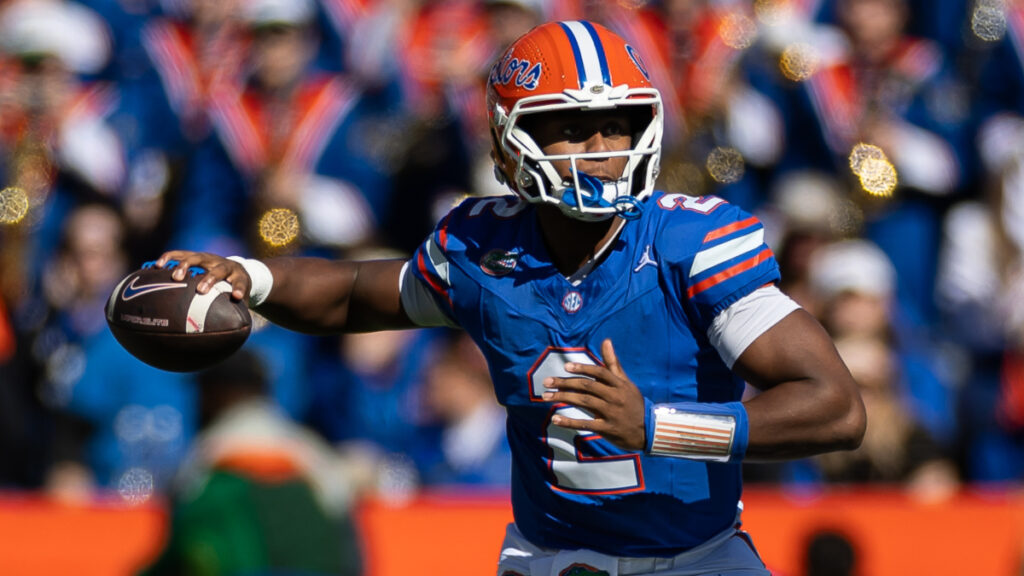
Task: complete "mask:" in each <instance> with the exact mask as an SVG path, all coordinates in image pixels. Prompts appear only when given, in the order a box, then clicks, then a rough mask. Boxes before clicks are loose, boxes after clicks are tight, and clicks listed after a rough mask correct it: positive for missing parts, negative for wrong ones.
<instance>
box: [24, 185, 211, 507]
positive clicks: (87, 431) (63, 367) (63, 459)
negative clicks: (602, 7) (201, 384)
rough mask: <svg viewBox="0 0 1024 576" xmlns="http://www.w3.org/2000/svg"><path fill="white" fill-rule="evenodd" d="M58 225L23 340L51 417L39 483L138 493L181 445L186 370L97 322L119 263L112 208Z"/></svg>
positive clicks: (187, 418)
mask: <svg viewBox="0 0 1024 576" xmlns="http://www.w3.org/2000/svg"><path fill="white" fill-rule="evenodd" d="M63 227H64V235H63V241H62V244H61V250H60V252H59V253H58V254H57V255H56V256H55V257H54V258H52V259H50V260H49V261H48V262H47V264H46V268H45V270H44V273H43V288H44V297H45V301H46V304H47V309H48V312H47V313H46V316H45V318H44V319H43V321H42V322H41V324H40V326H39V328H38V329H37V330H36V332H35V334H34V337H33V340H32V343H31V353H32V355H33V358H34V360H35V361H36V362H37V363H38V365H39V366H40V367H41V374H40V380H39V382H38V383H37V394H39V395H40V397H41V398H42V399H43V400H44V402H45V403H46V405H47V406H48V407H49V408H50V409H51V410H52V411H53V413H54V419H55V432H54V435H53V436H54V437H53V443H54V446H53V452H52V454H51V457H52V458H53V460H54V462H53V466H52V468H51V469H50V470H49V474H48V478H47V484H48V487H49V489H51V490H53V491H54V492H55V493H57V494H58V495H64V496H70V497H82V496H88V495H89V494H91V493H92V491H93V490H94V489H96V488H106V489H113V490H119V491H121V493H122V494H123V495H124V496H125V498H128V499H145V498H148V497H149V496H150V495H151V494H152V493H153V491H154V490H159V489H161V488H162V487H165V486H166V482H167V480H169V478H170V476H171V474H173V472H174V470H175V469H176V467H177V465H178V462H179V461H180V459H181V457H182V456H183V454H184V449H185V447H186V445H187V441H188V439H189V438H190V432H191V430H193V429H194V421H195V419H194V414H193V396H192V393H191V391H190V389H189V387H188V385H187V382H188V381H187V377H186V376H184V375H181V374H173V373H169V372H163V371H160V370H157V369H155V368H151V367H149V366H147V365H145V364H143V363H141V362H140V361H138V360H136V359H135V358H134V357H132V356H131V355H130V354H128V352H126V351H125V350H124V348H122V347H121V346H120V344H118V343H117V341H116V340H114V337H113V336H112V335H111V333H110V331H109V330H108V329H107V326H106V321H105V318H104V308H105V306H104V304H105V302H106V300H107V297H108V296H109V294H110V292H111V290H112V289H113V287H114V285H115V284H116V283H117V282H118V281H119V280H120V279H121V278H122V277H123V276H124V275H125V274H127V272H128V265H127V259H126V254H125V248H124V239H125V230H124V224H123V221H122V220H121V218H120V215H119V214H118V213H117V212H116V211H115V210H114V209H112V208H111V207H109V206H105V205H101V204H94V205H84V206H81V207H78V208H76V209H75V210H74V211H73V212H72V213H71V216H70V217H69V218H68V219H67V221H66V222H65V223H64V225H63Z"/></svg>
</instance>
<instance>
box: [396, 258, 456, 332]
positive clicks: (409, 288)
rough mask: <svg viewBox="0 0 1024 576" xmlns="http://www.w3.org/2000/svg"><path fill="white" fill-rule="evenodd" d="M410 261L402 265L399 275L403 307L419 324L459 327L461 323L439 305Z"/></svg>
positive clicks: (410, 317) (411, 318)
mask: <svg viewBox="0 0 1024 576" xmlns="http://www.w3.org/2000/svg"><path fill="white" fill-rule="evenodd" d="M409 264H410V262H406V263H405V265H404V266H402V273H401V274H400V275H399V277H398V290H399V292H400V293H401V295H402V308H404V309H405V313H406V314H407V315H408V316H409V319H410V320H412V321H413V322H414V323H415V324H416V325H417V326H424V327H427V326H448V327H450V328H458V327H459V325H458V324H456V323H455V322H454V321H452V319H451V318H449V317H448V315H447V314H445V313H444V312H443V311H442V310H441V307H440V306H438V305H437V301H436V300H434V296H433V295H432V294H431V293H430V289H429V288H427V287H426V286H424V285H423V283H422V282H420V281H419V279H418V278H416V275H415V274H413V273H412V266H410V265H409Z"/></svg>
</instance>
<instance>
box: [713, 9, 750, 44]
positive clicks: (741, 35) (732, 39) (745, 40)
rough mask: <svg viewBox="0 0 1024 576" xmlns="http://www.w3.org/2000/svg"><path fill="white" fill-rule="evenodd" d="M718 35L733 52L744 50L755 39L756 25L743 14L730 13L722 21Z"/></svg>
mask: <svg viewBox="0 0 1024 576" xmlns="http://www.w3.org/2000/svg"><path fill="white" fill-rule="evenodd" d="M718 35H719V37H721V38H722V42H725V45H726V46H728V47H730V48H732V49H733V50H746V49H747V48H749V47H750V45H751V44H753V43H754V39H755V38H756V37H757V24H755V23H754V21H753V20H751V19H750V18H747V16H746V15H745V14H741V13H739V12H731V13H729V14H728V15H727V16H726V17H725V18H723V19H722V24H721V25H720V26H719V28H718Z"/></svg>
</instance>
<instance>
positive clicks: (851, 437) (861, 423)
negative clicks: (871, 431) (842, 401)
mask: <svg viewBox="0 0 1024 576" xmlns="http://www.w3.org/2000/svg"><path fill="white" fill-rule="evenodd" d="M867 427H868V416H867V411H866V410H865V408H864V402H863V401H862V400H861V397H860V394H859V393H857V392H856V391H854V392H853V394H851V397H850V399H849V400H848V402H847V409H846V411H845V413H844V414H843V415H842V417H840V418H839V419H837V421H836V423H835V427H834V430H835V432H836V437H835V439H834V440H835V444H836V446H835V448H836V449H837V450H856V449H857V448H859V447H860V444H861V442H862V441H863V440H864V433H865V431H866V430H867Z"/></svg>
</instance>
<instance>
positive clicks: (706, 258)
mask: <svg viewBox="0 0 1024 576" xmlns="http://www.w3.org/2000/svg"><path fill="white" fill-rule="evenodd" d="M762 244H764V228H760V229H758V230H755V231H753V232H751V233H750V234H746V235H744V236H740V237H739V238H733V239H732V240H729V241H728V242H723V243H722V244H719V245H718V246H714V247H712V248H707V249H704V250H701V251H700V252H698V253H697V256H695V257H694V259H693V265H692V266H690V278H693V277H694V276H696V275H697V274H700V273H701V272H703V271H705V270H707V269H709V268H714V267H715V266H718V265H719V264H721V263H722V262H725V261H727V260H731V259H733V258H735V257H737V256H740V255H742V254H745V253H747V252H750V251H751V250H757V249H758V248H760V247H761V245H762Z"/></svg>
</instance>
